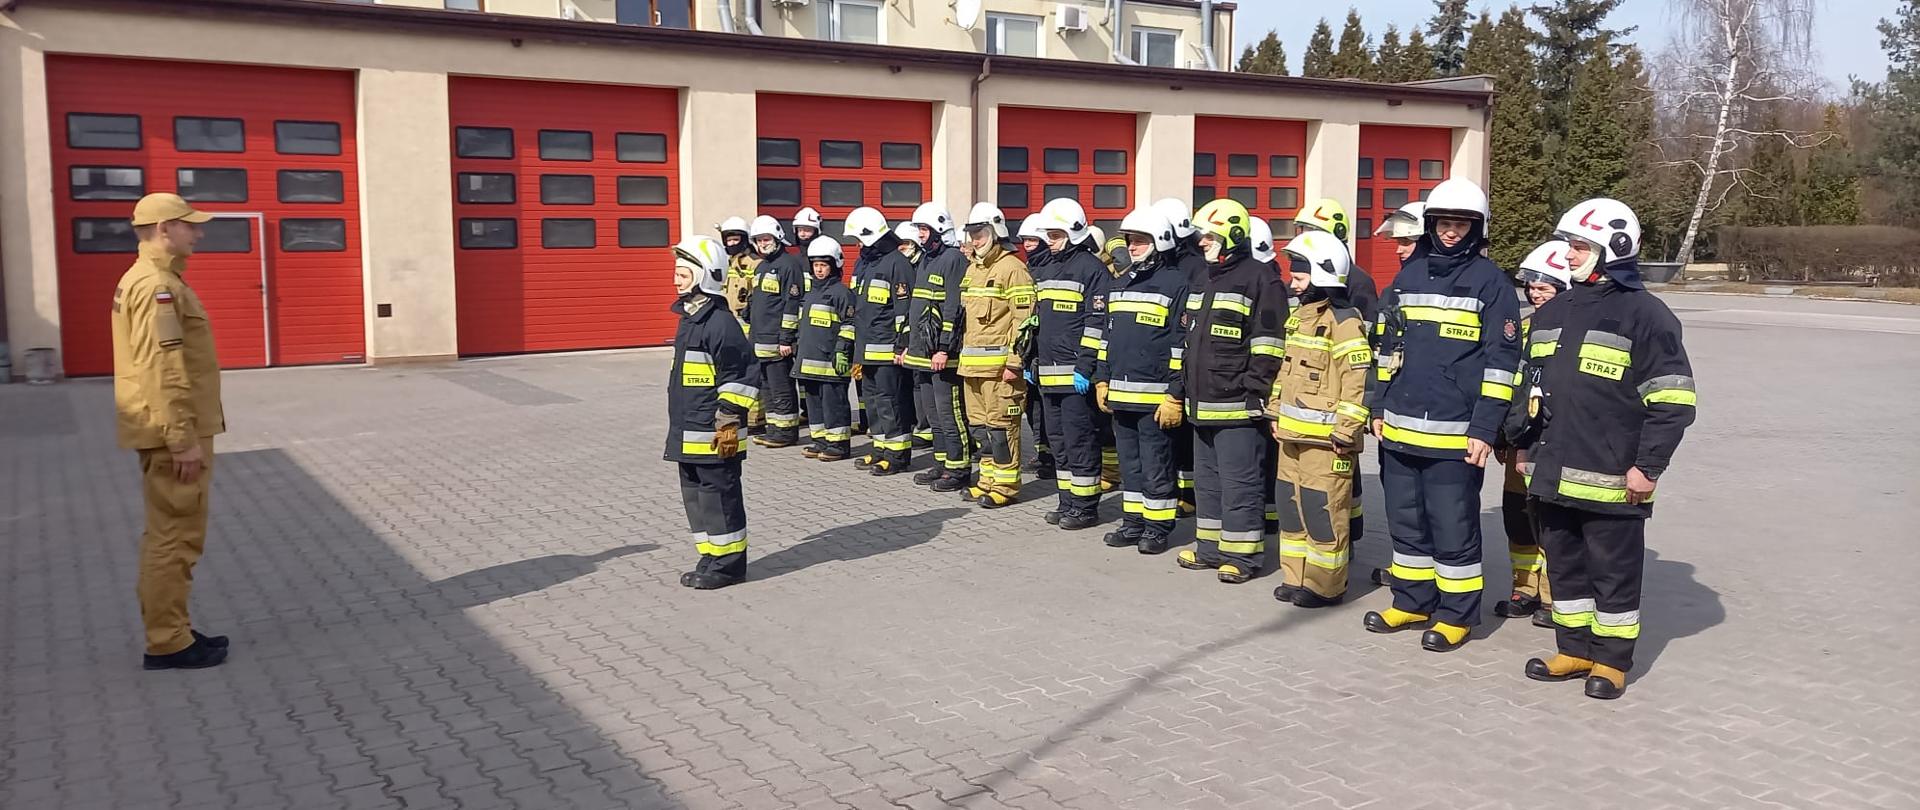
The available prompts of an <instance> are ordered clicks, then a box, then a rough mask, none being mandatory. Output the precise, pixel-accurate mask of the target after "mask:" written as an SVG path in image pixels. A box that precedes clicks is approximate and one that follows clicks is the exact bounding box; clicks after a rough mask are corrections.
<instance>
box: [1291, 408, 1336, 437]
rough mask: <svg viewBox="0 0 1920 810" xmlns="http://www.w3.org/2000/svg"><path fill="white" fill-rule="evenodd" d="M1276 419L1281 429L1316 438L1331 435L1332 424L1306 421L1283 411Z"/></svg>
mask: <svg viewBox="0 0 1920 810" xmlns="http://www.w3.org/2000/svg"><path fill="white" fill-rule="evenodd" d="M1277 421H1278V423H1279V425H1280V427H1281V428H1282V429H1285V430H1289V431H1292V432H1294V433H1298V434H1300V435H1302V436H1311V437H1314V438H1318V439H1324V438H1326V437H1328V436H1332V435H1333V426H1332V425H1323V424H1320V423H1318V422H1307V421H1304V420H1300V419H1295V418H1293V417H1291V416H1288V415H1286V414H1284V413H1283V414H1280V416H1279V419H1278V420H1277Z"/></svg>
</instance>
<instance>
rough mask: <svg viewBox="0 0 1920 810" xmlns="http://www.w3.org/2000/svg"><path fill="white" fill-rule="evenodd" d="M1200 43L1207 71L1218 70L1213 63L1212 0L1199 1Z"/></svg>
mask: <svg viewBox="0 0 1920 810" xmlns="http://www.w3.org/2000/svg"><path fill="white" fill-rule="evenodd" d="M1200 43H1201V48H1200V53H1201V55H1203V56H1205V57H1206V58H1207V69H1208V70H1219V69H1220V67H1219V65H1218V63H1216V62H1214V61H1213V0H1200ZM1176 67H1177V65H1176Z"/></svg>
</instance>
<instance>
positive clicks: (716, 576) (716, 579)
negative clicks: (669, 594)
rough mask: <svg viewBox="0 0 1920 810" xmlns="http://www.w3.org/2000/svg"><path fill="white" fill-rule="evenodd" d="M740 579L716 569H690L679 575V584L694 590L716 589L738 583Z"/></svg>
mask: <svg viewBox="0 0 1920 810" xmlns="http://www.w3.org/2000/svg"><path fill="white" fill-rule="evenodd" d="M742 579H743V577H734V576H728V575H726V574H722V573H720V572H718V571H692V572H689V573H686V574H682V575H681V577H680V584H682V585H685V586H687V587H689V588H692V589H694V590H696V591H717V590H719V589H721V588H725V587H727V586H729V585H738V584H739V583H740V581H741V580H742Z"/></svg>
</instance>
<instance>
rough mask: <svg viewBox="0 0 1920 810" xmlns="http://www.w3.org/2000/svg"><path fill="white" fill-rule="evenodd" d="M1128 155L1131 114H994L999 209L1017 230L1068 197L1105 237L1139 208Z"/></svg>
mask: <svg viewBox="0 0 1920 810" xmlns="http://www.w3.org/2000/svg"><path fill="white" fill-rule="evenodd" d="M1133 153H1134V116H1133V114H1132V113H1110V112H1087V111H1084V110H1052V109H1039V108H1034V107H1001V108H1000V155H999V158H1000V159H999V181H998V182H999V188H998V191H997V192H996V197H997V199H998V201H999V205H1000V210H1002V211H1004V212H1006V215H1007V221H1008V222H1010V223H1013V224H1014V225H1015V226H1016V227H1017V226H1018V224H1019V222H1020V220H1021V219H1023V218H1025V217H1026V216H1027V215H1028V214H1031V213H1033V212H1035V211H1038V210H1040V207H1041V206H1043V205H1045V204H1046V202H1047V201H1048V200H1051V199H1054V198H1056V197H1072V198H1074V199H1076V200H1079V201H1080V205H1081V207H1083V208H1085V209H1086V210H1087V218H1089V219H1091V220H1093V223H1094V224H1095V225H1099V226H1100V227H1101V228H1102V229H1103V230H1105V231H1106V232H1107V235H1109V236H1111V235H1113V233H1114V232H1115V231H1117V230H1119V228H1120V220H1121V218H1123V217H1125V216H1126V215H1127V212H1128V211H1131V210H1133V208H1134V207H1135V206H1137V205H1139V202H1137V201H1136V200H1134V199H1133ZM1148 202H1152V201H1151V200H1149V201H1148Z"/></svg>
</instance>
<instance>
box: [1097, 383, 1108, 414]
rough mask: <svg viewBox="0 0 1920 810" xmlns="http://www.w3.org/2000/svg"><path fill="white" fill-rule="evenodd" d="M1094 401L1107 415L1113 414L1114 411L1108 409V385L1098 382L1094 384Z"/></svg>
mask: <svg viewBox="0 0 1920 810" xmlns="http://www.w3.org/2000/svg"><path fill="white" fill-rule="evenodd" d="M1093 401H1094V402H1096V403H1098V404H1099V405H1100V410H1103V411H1106V412H1107V413H1113V409H1112V408H1109V407H1107V384H1106V383H1103V382H1098V383H1094V384H1093Z"/></svg>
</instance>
